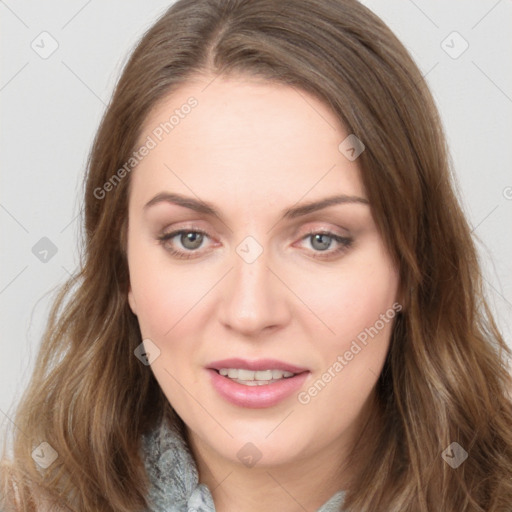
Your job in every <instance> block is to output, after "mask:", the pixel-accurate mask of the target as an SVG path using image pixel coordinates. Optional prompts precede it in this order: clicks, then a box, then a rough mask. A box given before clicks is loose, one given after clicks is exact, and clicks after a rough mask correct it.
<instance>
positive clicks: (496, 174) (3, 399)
mask: <svg viewBox="0 0 512 512" xmlns="http://www.w3.org/2000/svg"><path fill="white" fill-rule="evenodd" d="M171 3H172V2H170V1H168V0H167V1H163V0H151V1H148V0H146V1H144V2H143V1H141V0H139V1H131V2H126V1H124V2H122V1H121V0H115V1H113V0H112V1H109V2H100V1H99V0H89V1H86V0H73V1H69V0H68V1H64V0H60V1H46V2H35V1H21V0H19V1H15V0H6V1H1V0H0V16H1V18H0V19H1V23H2V27H1V32H0V34H1V35H0V37H1V39H2V48H3V58H2V72H1V76H0V100H1V108H2V112H1V120H2V123H1V130H2V132H1V137H0V140H1V142H2V159H1V161H2V167H1V171H2V174H1V188H0V229H1V233H2V246H1V247H2V248H1V253H0V258H1V260H0V269H1V272H0V308H1V314H2V324H1V325H2V330H1V340H0V344H1V356H0V423H2V422H3V421H9V419H8V418H9V417H10V416H12V407H13V406H14V405H15V404H16V401H17V400H18V398H19V397H20V394H21V392H22V391H23V388H24V386H25V385H26V383H27V381H28V377H29V375H30V372H31V370H32V368H33V365H34V362H35V355H36V349H37V347H38V343H39V340H40V337H41V334H42V331H43V327H44V324H45V321H46V317H47V314H48V311H49V304H50V300H51V298H52V294H53V293H54V291H55V289H56V287H57V286H58V285H60V284H62V283H63V282H64V281H65V280H66V278H68V277H69V274H70V272H72V271H73V270H74V269H75V267H76V265H77V263H78V250H77V248H78V233H79V231H78V227H79V220H80V219H79V217H78V212H79V208H80V204H81V201H82V200H81V198H80V197H79V194H80V190H81V181H82V178H83V173H84V168H85V161H86V157H87V154H88V152H89V149H90V146H91V143H92V139H93V136H94V134H95V131H96V129H97V127H98V124H99V121H100V118H101V114H102V112H103V111H104V108H105V105H106V103H107V102H108V100H109V97H110V94H111V91H112V89H113V86H114V84H115V82H116V80H117V77H118V76H119V74H120V71H121V69H122V65H123V64H124V63H125V61H126V58H127V56H128V55H129V53H130V52H131V50H132V49H133V48H134V45H135V43H136V41H137V39H138V37H139V36H140V35H142V33H143V32H144V31H145V30H147V28H149V27H150V26H151V24H152V23H153V22H154V21H155V19H156V18H157V16H158V15H159V14H161V13H162V12H163V11H164V10H165V9H166V7H168V6H169V5H170V4H171ZM363 3H364V4H366V5H367V6H369V7H370V8H371V9H372V10H374V12H376V13H377V14H378V15H379V16H381V18H383V19H384V21H385V22H386V23H387V24H388V25H389V26H390V27H391V29H392V30H393V31H394V32H395V33H396V34H397V36H398V37H399V38H400V39H401V40H402V42H403V43H404V44H405V46H406V47H407V48H408V49H409V51H410V52H411V53H412V55H413V57H414V58H415V60H416V62H417V63H418V65H419V67H420V69H421V70H422V72H423V74H424V75H425V77H426V80H427V82H428V84H429V86H430V87H431V90H432V91H433V94H434V97H435V99H436V101H437V104H438V107H439V109H440V112H441V115H442V119H443V123H444V126H445V129H446V132H447V136H448V139H449V144H450V148H451V155H452V158H453V163H454V169H455V173H456V177H457V181H458V183H459V189H460V196H461V198H462V201H463V205H464V208H465V211H466V213H467V216H468V219H469V221H470V223H471V225H472V227H473V234H474V235H475V236H476V237H477V239H478V240H479V250H480V253H481V257H482V264H483V267H484V272H485V278H486V282H487V286H488V291H489V297H490V301H491V306H492V307H493V309H494V311H495V313H496V315H497V321H498V324H499V326H500V327H501V328H502V331H503V333H504V335H505V337H506V339H507V341H508V343H509V344H511V345H512V342H511V333H512V315H511V312H512V258H511V256H512V238H511V236H510V235H511V226H512V173H511V163H512V137H511V135H512V66H511V62H510V55H512V31H511V30H510V27H511V26H512V25H511V21H512V0H485V1H484V0H482V1H465V2H461V1H458V0H450V1H447V0H444V1H443V2H437V1H433V0H428V1H427V0H425V1H421V0H415V1H412V0H392V1H391V0H387V1H386V2H383V1H380V2H379V1H377V0H365V1H364V2H363ZM44 31H46V32H48V33H49V34H50V35H49V36H48V35H42V36H41V35H40V34H41V33H42V32H44ZM454 31H456V32H457V33H458V34H460V36H458V35H456V34H455V35H453V34H452V32H454ZM450 34H451V35H450ZM55 41H56V43H55ZM443 41H444V42H443ZM464 41H467V44H468V45H469V46H468V48H467V49H466V51H464V52H463V53H461V54H460V55H459V53H460V52H461V50H463V49H464V47H465V45H466V43H465V42H464ZM52 44H53V45H55V44H58V48H57V49H56V51H55V52H54V53H53V54H51V55H50V56H47V55H46V54H45V53H44V52H49V51H50V50H51V49H52ZM32 46H33V47H34V48H33V47H32ZM447 52H448V53H447ZM450 54H451V55H450ZM43 57H47V58H43ZM454 57H456V58H454ZM43 237H47V238H48V239H49V240H51V243H52V244H53V246H54V247H55V248H54V251H55V250H56V251H57V252H56V253H55V254H54V255H52V252H51V249H50V252H48V253H47V254H46V255H45V253H44V252H41V251H43V250H44V249H45V248H46V249H48V242H47V241H43V242H40V240H41V239H42V238H43ZM36 244H39V245H36ZM41 244H42V245H41ZM45 244H46V245H45ZM34 246H36V249H34V252H35V253H36V254H34V252H33V247H34ZM41 258H42V259H43V260H44V259H45V258H46V260H47V261H41ZM2 420H3V421H2Z"/></svg>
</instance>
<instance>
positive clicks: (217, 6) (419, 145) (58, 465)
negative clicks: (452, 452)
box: [2, 0, 512, 512]
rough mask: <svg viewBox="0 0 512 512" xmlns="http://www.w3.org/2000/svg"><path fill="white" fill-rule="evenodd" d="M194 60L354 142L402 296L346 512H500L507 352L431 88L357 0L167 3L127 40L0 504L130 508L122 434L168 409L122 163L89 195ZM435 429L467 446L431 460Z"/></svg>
mask: <svg viewBox="0 0 512 512" xmlns="http://www.w3.org/2000/svg"><path fill="white" fill-rule="evenodd" d="M199 74H203V75H205V76H215V75H226V76H228V75H231V74H233V75H235V74H236V75H243V76H248V77H255V78H260V79H264V80H267V81H270V82H274V83H276V84H284V85H288V86H291V87H295V88H296V89H297V90H303V91H306V92H308V93H311V94H313V95H315V97H317V98H318V99H320V100H321V101H323V102H325V104H326V105H328V106H329V107H330V108H331V109H332V111H333V112H334V113H335V114H336V115H337V116H338V118H339V120H340V122H341V123H342V125H343V126H344V127H345V128H346V129H347V130H348V132H349V133H353V134H355V135H356V136H357V137H358V138H359V139H360V140H361V141H363V143H364V145H365V148H366V149H365V151H364V152H363V153H362V154H361V155H360V157H359V160H358V162H359V164H360V166H361V169H362V180H363V183H364V186H365V189H366V192H367V194H368V198H369V200H370V203H371V205H372V212H373V215H374V218H375V221H376V223H377V225H378V228H379V231H380V233H381V235H382V237H383V239H384V242H385V243H386V245H387V247H388V250H389V251H390V254H391V255H392V257H393V259H394V260H395V262H396V263H397V265H398V268H399V270H400V290H401V293H402V296H403V297H404V299H403V300H404V310H403V312H402V314H401V315H399V317H398V319H397V321H396V323H395V325H394V330H393V333H392V339H391V345H390V350H389V354H388V357H387V360H386V363H385V366H384V369H383V371H382V374H381V375H380V378H379V381H378V383H377V398H378V401H377V405H376V407H377V408H378V411H379V414H378V415H377V414H376V415H375V418H378V423H376V420H375V422H374V424H373V425H370V424H369V425H368V426H367V429H366V430H364V431H363V434H362V435H361V437H360V439H359V442H358V444H357V445H356V446H354V450H353V454H352V455H353V460H354V462H355V461H356V460H357V462H358V467H360V470H359V471H358V472H357V475H356V476H355V478H354V481H353V484H352V485H351V486H350V489H347V496H346V500H345V510H347V511H353V512H356V511H357V512H371V511H375V510H379V511H384V510H386V511H390V512H391V511H395V512H398V511H400V512H403V511H410V512H427V511H432V510H442V511H443V512H463V511H464V512H466V511H467V512H469V511H475V512H476V511H480V512H484V511H485V512H505V511H508V512H510V510H512V506H511V503H512V478H511V476H512V430H511V426H512V403H511V397H510V394H509V392H510V390H511V388H512V381H511V376H510V374H509V373H508V371H507V369H506V365H505V359H506V357H507V356H510V355H511V353H510V349H508V347H507V345H506V343H505V342H504V340H503V338H502V336H501V334H500V332H499V331H498V329H497V326H496V325H495V322H494V320H493V318H492V315H491V313H490V310H489V307H488V305H487V303H486V299H485V296H484V290H483V287H482V278H481V273H480V268H479V261H478V257H477V252H476V250H475V246H474V243H473V240H472V237H471V233H470V229H469V228H468V223H467V221H466V220H465V218H464V216H463V213H462V211H461V208H460V206H459V203H458V199H457V197H456V195H455V192H454V185H453V183H452V179H451V174H450V165H449V159H448V156H447V148H446V142H445V137H444V134H443V130H442V126H441V122H440V119H439V116H438V113H437V110H436V107H435V104H434V102H433V99H432V96H431V94H430V93H429V90H428V88H427V86H426V84H425V81H424V79H423V77H422V75H421V73H420V71H419V70H418V68H417V66H416V65H415V64H414V62H413V61H412V59H411V57H410V55H409V54H408V52H407V51H406V49H405V48H404V47H403V45H402V44H401V43H400V42H399V41H398V40H397V38H396V37H395V36H394V35H393V33H392V32H391V31H390V30H389V28H388V27H387V26H386V25H385V24H384V23H383V22H382V21H381V20H380V19H379V18H378V17H377V16H375V15H374V14H373V13H372V12H371V11H370V10H368V9H367V8H366V7H364V6H362V5H361V4H359V3H358V2H357V1H355V0H280V1H277V0H179V1H178V2H176V3H175V4H173V5H172V6H171V7H170V8H169V9H168V11H167V12H166V13H165V14H164V15H163V16H162V17H161V18H160V19H159V20H158V21H157V22H156V23H155V24H154V26H153V27H152V28H151V29H150V30H149V31H148V32H147V33H146V34H145V35H144V36H143V37H142V39H141V41H140V43H139V44H138V46H137V48H136V49H135V51H134V52H133V54H132V56H131V58H130V59H129V61H128V63H127V64H126V66H125V69H124V71H123V74H122V76H121V78H120V80H119V82H118V84H117V86H116V89H115V91H114V94H113V97H112V100H111V102H110V104H109V106H108V108H107V110H106V112H105V115H104V117H103V120H102V122H101V125H100V127H99V130H98V132H97V135H96V138H95V141H94V144H93V147H92V150H91V153H90V157H89V161H88V172H87V176H86V181H85V191H84V193H85V204H84V214H85V219H84V227H85V230H84V240H83V250H84V254H83V256H82V259H81V264H80V267H79V270H78V272H77V274H76V275H75V276H74V277H73V278H72V279H70V280H69V282H68V283H67V284H66V285H65V286H64V288H63V289H62V291H61V292H60V294H59V295H58V297H57V299H56V301H55V305H54V308H53V310H52V313H51V316H50V318H49V322H48V325H47V329H46V332H45V335H44V338H43V340H42V345H41V348H40V352H39V356H38V361H37V366H36V369H35V371H34V374H33V376H32V380H31V382H30V385H29V387H28V389H27V390H26V392H25V395H24V397H23V399H22V401H21V403H20V404H19V407H18V409H17V412H16V415H15V417H14V423H15V424H16V425H17V428H16V429H15V430H14V432H13V434H12V435H13V457H12V460H9V459H8V458H7V457H5V458H4V462H3V471H2V482H3V483H2V486H3V499H4V504H3V507H4V508H3V510H8V509H13V510H24V511H29V510H34V509H35V507H36V505H37V503H38V499H39V497H40V496H41V495H42V494H43V493H44V494H45V495H46V496H48V498H49V499H52V500H54V501H55V502H57V503H60V505H61V506H62V507H63V508H65V507H66V506H67V507H69V509H71V510H75V511H91V510H94V511H117V512H119V511H122V512H132V511H133V512H134V511H137V510H141V509H143V508H144V507H145V506H146V504H145V498H144V497H145V493H146V489H147V480H146V475H145V472H144V467H143V464H142V462H141V458H140V453H139V448H140V439H141V436H142V434H144V433H145V432H147V431H148V430H149V429H150V428H151V427H152V426H154V425H156V423H157V422H158V421H159V420H160V416H161V414H169V416H170V417H171V419H172V418H173V417H172V411H171V407H170V405H169V403H168V402H167V400H166V398H165V396H164V395H163V393H162V391H161V390H160V388H159V386H158V384H157V382H156V380H155V378H154V377H153V375H152V373H151V371H150V370H149V369H148V367H146V366H144V365H142V364H141V363H140V361H139V360H138V359H137V358H136V357H134V355H133V351H134V349H135V348H136V347H137V346H138V345H139V344H140V343H141V336H140V331H139V327H138V323H137V319H136V317H135V316H134V315H133V314H132V312H131V310H130V309H129V306H128V301H127V291H128V285H129V275H128V266H127V259H126V252H125V246H126V222H127V203H128V191H129V183H130V173H129V172H126V173H125V174H126V176H123V178H122V179H120V180H118V181H116V183H115V184H114V185H113V186H112V187H109V190H108V193H105V194H102V193H99V192H98V191H101V190H105V188H104V186H105V183H107V182H108V181H109V180H111V178H112V176H113V175H114V174H115V173H116V171H117V170H118V169H120V168H122V167H123V166H124V165H125V163H126V162H127V161H128V160H129V159H130V156H131V155H132V152H133V151H134V149H135V148H136V144H137V142H138V138H139V136H140V130H141V127H142V125H143V123H144V121H145V119H146V118H147V116H148V114H149V112H150V110H151V109H153V108H154V107H155V105H156V104H157V102H158V101H159V100H161V99H163V98H164V97H165V96H167V95H168V94H170V93H172V92H173V91H175V90H176V89H177V88H179V87H184V86H186V84H187V81H188V80H191V79H193V78H194V77H196V76H197V75H199ZM198 108H200V103H199V107H198ZM162 411H164V412H163V413H162ZM173 421H180V420H179V419H178V418H176V417H174V420H173ZM43 441H46V442H48V443H49V444H50V445H51V446H52V447H53V448H54V449H55V450H56V452H57V453H58V458H57V460H56V461H55V462H54V463H53V464H52V465H51V466H49V467H48V468H47V469H46V470H41V469H40V468H39V469H38V468H37V466H36V465H35V463H34V460H33V459H32V456H31V454H32V451H33V449H34V447H35V446H38V445H39V443H41V442H43ZM453 442H457V443H458V444H459V445H460V446H461V447H462V448H463V449H464V450H465V451H466V452H467V453H468V458H467V459H466V460H465V461H464V463H463V464H462V465H460V466H459V467H458V468H452V467H451V466H450V465H449V464H448V463H447V462H446V461H445V460H444V458H443V453H445V450H446V449H447V448H448V449H449V447H450V446H451V443H453ZM363 455H364V456H363ZM14 489H15V492H14ZM15 496H16V497H17V498H16V500H15V498H14V497H15ZM14 501H17V502H18V503H19V505H18V507H15V505H14ZM9 507H10V508H9Z"/></svg>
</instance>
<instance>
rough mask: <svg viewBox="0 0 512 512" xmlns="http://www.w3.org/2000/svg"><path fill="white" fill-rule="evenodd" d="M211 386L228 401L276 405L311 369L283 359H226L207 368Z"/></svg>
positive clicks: (240, 404) (242, 403)
mask: <svg viewBox="0 0 512 512" xmlns="http://www.w3.org/2000/svg"><path fill="white" fill-rule="evenodd" d="M206 369H207V370H208V371H209V373H210V375H211V382H212V385H213V388H214V389H215V390H216V391H217V392H218V394H219V395H220V396H221V397H222V398H223V399H225V400H227V401H228V402H230V403H231V404H234V405H237V406H239V407H249V408H263V407H271V406H273V405H277V404H278V403H280V402H281V401H283V400H284V399H285V398H287V397H289V396H290V395H291V394H292V393H293V392H294V391H298V390H299V389H300V387H301V386H302V384H303V383H304V381H305V379H306V378H307V376H308V375H309V374H310V371H309V370H308V369H306V368H302V367H299V366H295V365H291V364H289V363H285V362H283V361H277V360H273V359H272V360H271V359H265V360H263V359H260V360H257V361H247V360H243V359H225V360H223V361H217V362H214V363H211V364H210V365H208V367H207V368H206Z"/></svg>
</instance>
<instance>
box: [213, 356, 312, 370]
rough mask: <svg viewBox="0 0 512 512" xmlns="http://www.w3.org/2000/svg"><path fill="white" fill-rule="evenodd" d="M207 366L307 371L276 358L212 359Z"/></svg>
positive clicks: (214, 368)
mask: <svg viewBox="0 0 512 512" xmlns="http://www.w3.org/2000/svg"><path fill="white" fill-rule="evenodd" d="M207 368H211V369H213V370H220V369H221V368H240V369H244V370H253V371H258V370H284V371H286V372H292V373H302V372H306V371H308V369H307V368H302V367H300V366H295V365H293V364H290V363H285V362H284V361H279V360H277V359H254V360H252V361H250V360H247V359H240V358H237V357H234V358H230V359H222V360H220V361H213V362H212V363H210V364H208V365H207Z"/></svg>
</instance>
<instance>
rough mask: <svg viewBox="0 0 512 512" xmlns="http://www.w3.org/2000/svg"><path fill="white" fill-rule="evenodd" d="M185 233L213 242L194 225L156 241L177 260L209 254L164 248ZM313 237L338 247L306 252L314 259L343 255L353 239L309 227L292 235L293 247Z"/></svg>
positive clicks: (331, 231)
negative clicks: (328, 239) (322, 236)
mask: <svg viewBox="0 0 512 512" xmlns="http://www.w3.org/2000/svg"><path fill="white" fill-rule="evenodd" d="M343 229H345V230H346V231H348V230H347V229H346V228H343ZM185 233H198V234H201V235H203V237H206V238H209V239H210V240H213V239H214V237H212V236H211V235H210V233H209V232H208V231H207V230H205V229H202V228H199V227H197V226H194V225H188V226H180V227H177V228H175V229H172V230H170V231H165V230H164V231H163V232H162V233H161V234H160V235H158V236H157V240H158V241H159V243H160V244H162V245H163V246H164V248H165V249H166V250H167V251H168V252H169V253H170V254H171V255H173V256H175V257H176V258H177V259H195V258H199V257H201V256H202V255H204V254H205V253H208V252H210V250H211V248H209V249H200V248H199V249H196V250H186V249H174V248H167V247H165V244H166V242H168V241H169V240H172V239H173V238H174V237H176V236H179V235H182V234H185ZM313 235H324V236H327V237H328V238H331V239H332V240H333V242H334V243H335V244H336V243H337V244H338V247H337V248H336V249H334V250H331V249H328V250H325V251H314V250H308V252H310V253H311V256H312V257H313V258H314V259H319V260H321V259H324V260H327V259H333V258H335V257H336V256H338V255H339V254H341V253H343V252H344V251H346V250H348V249H349V248H350V247H351V245H352V243H353V238H352V237H351V236H350V235H348V236H345V235H342V234H340V233H337V232H335V230H333V229H330V228H326V227H323V228H320V227H319V228H314V227H310V228H308V229H307V230H306V231H305V232H303V233H302V234H301V235H299V234H298V233H296V234H295V235H294V238H295V237H298V240H297V241H295V242H294V244H293V245H295V244H297V243H302V242H303V241H305V240H307V239H308V238H309V237H311V236H313Z"/></svg>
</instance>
